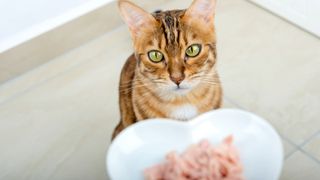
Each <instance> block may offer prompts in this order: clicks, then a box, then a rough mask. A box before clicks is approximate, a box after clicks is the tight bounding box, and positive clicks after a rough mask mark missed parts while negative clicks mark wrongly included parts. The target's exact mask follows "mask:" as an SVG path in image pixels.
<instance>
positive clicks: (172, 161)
mask: <svg viewBox="0 0 320 180" xmlns="http://www.w3.org/2000/svg"><path fill="white" fill-rule="evenodd" d="M232 142H233V137H232V136H229V137H227V138H225V139H224V141H223V142H222V143H221V144H220V145H218V146H217V147H214V146H212V145H211V144H210V143H209V141H208V140H202V141H201V142H199V143H198V144H196V145H191V146H190V147H188V148H187V150H186V151H185V152H184V153H182V154H181V155H178V154H177V153H176V152H174V151H173V152H170V153H169V154H167V156H166V160H165V162H163V163H160V164H158V165H155V166H152V167H150V168H147V169H146V170H145V171H144V177H145V179H146V180H244V177H243V168H242V165H241V163H240V158H239V154H238V151H237V149H236V148H235V147H234V146H233V145H232Z"/></svg>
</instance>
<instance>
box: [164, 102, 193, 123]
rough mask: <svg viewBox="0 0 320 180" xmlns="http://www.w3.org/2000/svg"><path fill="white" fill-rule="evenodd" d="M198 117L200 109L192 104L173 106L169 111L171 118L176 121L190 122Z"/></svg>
mask: <svg viewBox="0 0 320 180" xmlns="http://www.w3.org/2000/svg"><path fill="white" fill-rule="evenodd" d="M197 115H198V108H197V107H196V106H194V105H192V104H183V105H179V106H173V107H171V108H170V111H169V114H168V116H169V118H171V119H176V120H184V121H185V120H190V119H192V118H194V117H196V116H197Z"/></svg>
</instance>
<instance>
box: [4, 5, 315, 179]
mask: <svg viewBox="0 0 320 180" xmlns="http://www.w3.org/2000/svg"><path fill="white" fill-rule="evenodd" d="M190 2H191V1H190V0H188V1H185V0H172V1H171V2H170V3H166V4H164V5H163V7H161V8H162V9H169V8H170V9H171V8H184V7H186V6H187V5H188V4H189V3H190ZM216 24H217V33H218V39H219V44H218V50H219V71H220V75H221V78H222V81H223V86H224V90H225V107H228V108H230V107H231V108H240V109H246V110H249V111H252V112H254V113H256V114H259V115H261V116H263V117H265V118H266V119H267V120H269V121H270V123H272V124H273V125H274V127H275V128H276V129H277V130H278V131H279V133H280V134H281V136H282V138H283V144H284V147H285V164H284V169H283V173H282V176H281V180H316V179H320V120H319V117H320V83H318V82H319V81H318V80H316V79H317V78H318V77H319V76H320V71H319V70H320V63H319V62H320V40H319V39H317V38H315V37H314V36H312V35H310V34H308V33H306V32H304V31H302V30H301V29H299V28H296V27H294V26H292V25H291V24H289V23H287V22H286V21H283V20H281V19H280V18H278V17H276V16H274V15H272V14H270V13H269V12H267V11H264V10H262V9H260V8H258V7H256V6H255V5H252V4H250V3H248V2H247V1H244V0H223V1H219V5H218V10H217V23H216ZM130 53H131V44H130V37H129V35H128V31H127V29H126V27H125V26H121V27H119V28H117V29H115V30H114V31H112V32H109V33H107V34H105V35H103V36H101V37H100V38H98V39H95V40H93V41H91V42H89V43H87V44H85V45H83V46H81V47H79V48H77V49H75V50H73V51H71V52H69V53H67V54H63V55H61V56H60V57H58V58H56V59H54V60H52V61H51V62H49V63H47V64H45V65H42V66H40V67H38V68H36V69H34V70H32V71H30V72H28V73H26V74H24V75H23V76H21V77H18V78H16V79H14V80H12V81H9V82H6V83H5V84H2V85H1V86H0V142H1V148H0V169H1V172H0V179H1V180H2V179H5V180H7V179H32V180H38V179H39V180H42V179H59V180H61V179H68V180H69V179H70V180H73V179H74V180H80V179H106V177H107V176H106V172H105V153H106V150H107V148H108V144H109V139H110V135H111V131H112V129H113V127H114V126H115V124H116V122H117V121H118V119H119V112H118V104H117V98H118V95H117V84H118V80H119V72H120V69H121V66H122V64H123V63H124V61H125V59H126V57H127V56H128V55H129V54H130Z"/></svg>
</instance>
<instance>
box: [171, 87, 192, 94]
mask: <svg viewBox="0 0 320 180" xmlns="http://www.w3.org/2000/svg"><path fill="white" fill-rule="evenodd" d="M190 90H191V88H187V87H175V88H173V90H172V92H173V93H175V94H177V95H186V94H188V93H189V92H190Z"/></svg>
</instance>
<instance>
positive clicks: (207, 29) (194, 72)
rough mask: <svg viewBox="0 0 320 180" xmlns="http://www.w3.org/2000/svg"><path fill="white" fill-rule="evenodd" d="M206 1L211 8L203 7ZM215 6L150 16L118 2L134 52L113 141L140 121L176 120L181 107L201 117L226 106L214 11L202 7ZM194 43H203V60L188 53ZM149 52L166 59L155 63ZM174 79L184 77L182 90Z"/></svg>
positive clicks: (201, 0)
mask: <svg viewBox="0 0 320 180" xmlns="http://www.w3.org/2000/svg"><path fill="white" fill-rule="evenodd" d="M205 3H207V6H203V5H204V4H205ZM210 3H211V4H210ZM210 5H211V6H210ZM214 5H215V0H195V1H194V2H193V4H192V5H191V6H190V7H189V8H188V9H187V10H172V11H163V12H161V11H157V12H155V13H153V14H152V16H150V14H148V13H146V12H145V11H144V10H142V9H141V8H139V7H137V6H136V5H134V4H132V3H131V2H128V1H123V0H121V1H119V7H120V12H121V14H122V16H123V18H124V20H125V21H126V22H127V24H128V26H129V30H130V32H131V36H132V39H133V43H134V50H135V52H134V54H133V55H131V56H130V57H129V59H128V60H127V62H126V64H125V65H124V67H123V69H122V72H121V80H120V86H119V103H120V112H121V120H120V122H119V124H118V126H117V127H116V129H115V131H114V134H113V138H114V137H115V136H116V135H117V134H118V133H119V132H121V131H122V130H123V129H124V128H126V127H128V126H130V125H131V124H133V123H135V122H137V121H141V120H145V119H149V118H174V117H172V116H174V114H178V115H180V114H181V112H183V110H184V109H181V112H180V111H179V107H181V108H182V107H187V110H188V108H189V109H192V110H196V112H197V113H196V114H197V115H198V114H201V113H204V112H207V111H209V110H212V109H216V108H219V107H220V106H221V103H222V102H221V101H222V89H221V85H220V81H219V76H218V74H217V71H216V67H215V65H216V58H217V55H216V54H217V53H216V36H215V28H214V23H213V22H214V15H213V9H211V10H212V11H210V12H211V13H212V14H210V13H207V14H201V13H203V12H206V10H207V9H201V8H206V7H208V8H212V7H213V6H214ZM209 10H210V9H209ZM209 10H208V11H209ZM192 44H200V45H201V46H202V49H201V52H200V54H199V55H198V56H196V57H193V58H190V57H188V56H186V54H185V51H186V49H187V48H188V47H189V46H190V45H192ZM150 50H159V51H160V52H162V53H163V54H164V60H163V61H162V62H159V63H154V62H151V61H150V60H149V58H148V52H149V51H150ZM170 77H171V78H170ZM173 77H174V78H180V79H183V81H182V83H181V84H180V85H179V87H181V88H182V89H181V88H180V89H177V85H176V84H175V83H174V82H173V80H172V78H173ZM183 88H184V89H183ZM174 110H176V111H175V112H174ZM186 114H188V113H186ZM192 114H193V113H190V115H192ZM179 117H184V116H181V115H180V116H179ZM190 118H192V117H189V119H190ZM178 120H188V119H185V118H181V119H178Z"/></svg>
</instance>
